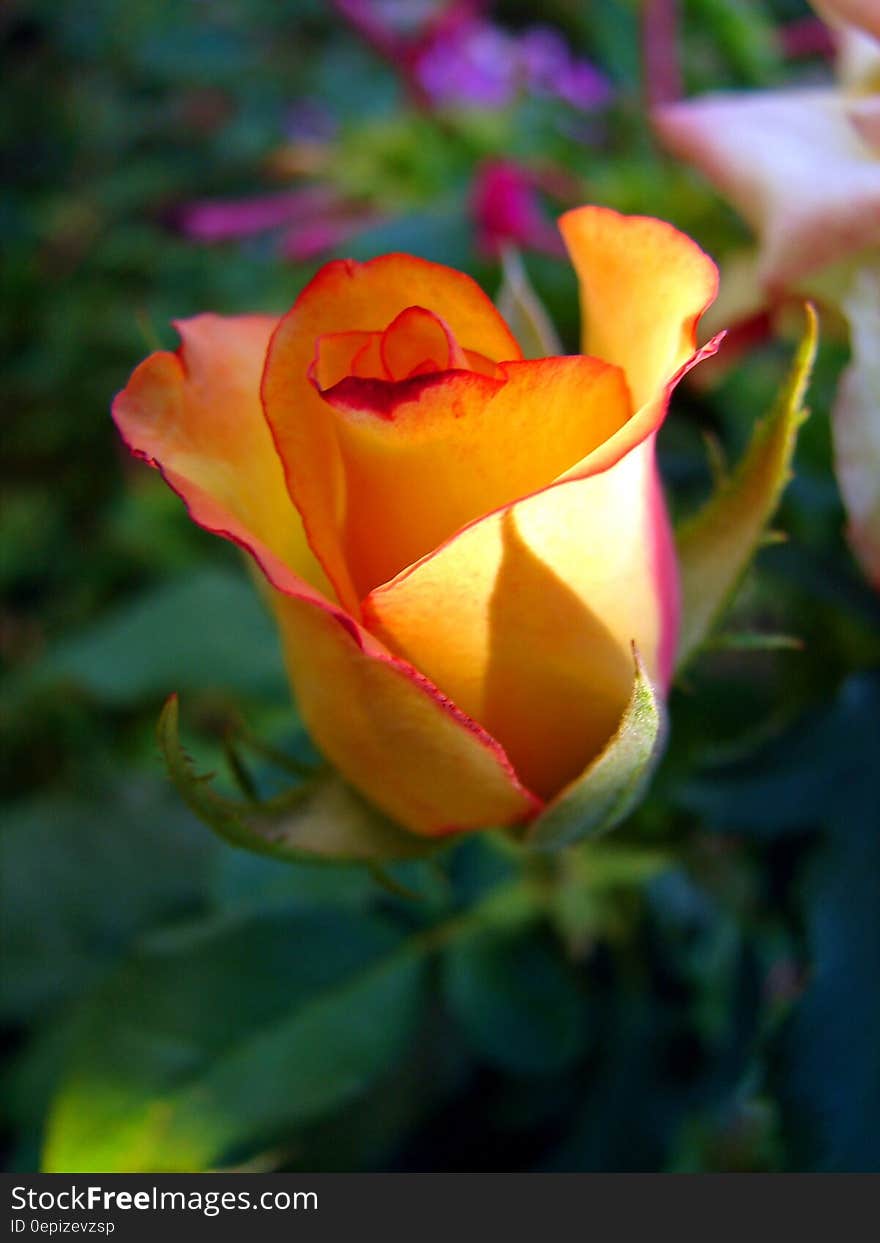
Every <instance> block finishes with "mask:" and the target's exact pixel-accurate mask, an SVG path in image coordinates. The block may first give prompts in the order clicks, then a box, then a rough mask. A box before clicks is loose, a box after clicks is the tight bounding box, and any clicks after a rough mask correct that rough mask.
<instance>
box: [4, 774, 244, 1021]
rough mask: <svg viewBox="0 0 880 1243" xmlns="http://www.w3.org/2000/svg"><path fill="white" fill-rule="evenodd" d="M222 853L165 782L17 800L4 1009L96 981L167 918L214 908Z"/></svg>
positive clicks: (28, 1011) (9, 857) (7, 887)
mask: <svg viewBox="0 0 880 1243" xmlns="http://www.w3.org/2000/svg"><path fill="white" fill-rule="evenodd" d="M220 850H221V848H220V847H219V846H218V845H217V844H216V843H215V842H213V841H211V839H210V838H209V837H208V836H207V835H206V834H205V833H203V832H201V831H200V829H199V826H198V824H197V823H196V822H195V821H194V820H193V819H192V817H191V816H190V814H189V813H188V811H187V810H186V808H185V807H183V806H181V804H180V803H179V802H178V801H177V800H176V799H175V798H174V795H173V793H172V791H170V790H169V789H168V788H167V787H166V786H164V784H162V783H153V782H146V781H137V782H135V781H129V782H127V783H126V784H125V785H122V784H120V785H118V786H116V787H114V788H112V789H109V790H107V791H106V792H105V794H104V795H103V797H102V798H100V799H95V800H91V801H87V800H85V799H69V798H68V799H63V798H60V797H57V796H56V797H44V798H39V799H33V800H28V801H27V802H23V803H19V804H18V805H15V804H12V805H8V806H7V808H6V811H5V815H4V824H3V832H2V834H0V936H2V941H3V967H4V969H3V972H2V987H0V1016H3V1017H4V1018H6V1019H19V1020H21V1019H31V1018H33V1016H34V1013H35V1012H36V1011H42V1010H44V1009H45V1008H47V1007H48V1006H51V1005H55V1004H57V1003H58V1002H61V1001H64V1000H66V999H67V998H69V997H70V996H72V995H74V994H75V993H76V992H77V991H78V990H80V989H82V988H83V987H84V986H88V985H91V984H92V983H93V982H94V980H95V978H96V976H98V975H99V974H100V973H101V972H102V971H103V970H105V969H106V966H107V964H108V962H112V961H113V960H114V959H115V958H116V956H117V955H118V954H120V953H121V952H122V951H123V950H124V949H125V948H127V946H128V945H129V944H130V943H131V941H132V940H133V939H134V937H135V936H137V935H138V934H139V933H142V932H143V931H144V930H145V929H147V928H149V927H151V926H152V925H153V924H155V923H156V922H157V921H158V920H162V919H170V918H175V917H177V918H179V917H180V916H181V915H183V914H185V913H187V912H190V911H192V910H197V909H199V907H200V906H201V904H203V903H204V901H205V898H206V892H207V889H208V886H209V881H210V875H211V870H212V867H213V865H214V863H215V861H216V858H217V855H218V854H219V853H220Z"/></svg>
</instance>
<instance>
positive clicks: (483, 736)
mask: <svg viewBox="0 0 880 1243" xmlns="http://www.w3.org/2000/svg"><path fill="white" fill-rule="evenodd" d="M275 601H276V610H275V611H276V615H277V617H278V622H279V625H280V628H281V634H282V638H283V641H284V648H285V654H286V657H287V662H288V667H289V669H290V676H291V680H292V682H293V685H294V688H295V690H296V695H297V701H298V703H299V706H300V709H301V711H302V714H303V718H304V720H305V722H306V725H307V726H308V729H309V732H310V733H311V735H312V737H313V738H314V739H315V740H316V742H317V743H318V745H319V746H320V748H321V750H322V751H324V753H325V754H326V755H327V756H329V758H330V759H331V760H332V761H333V763H334V764H335V765H336V766H337V768H339V770H340V771H341V772H342V774H343V776H345V777H346V778H347V779H348V780H349V781H350V782H351V784H352V785H354V786H356V787H357V788H358V789H360V790H362V791H363V793H364V794H366V795H367V797H368V798H369V799H370V800H371V801H372V802H373V803H375V804H376V806H377V807H380V808H382V809H383V810H384V811H385V812H387V813H388V814H389V815H390V816H392V817H393V818H394V819H395V820H397V821H398V822H399V823H400V824H402V825H405V826H406V827H407V828H409V829H411V830H412V831H413V832H416V833H422V834H426V835H441V834H445V833H450V832H461V831H465V830H470V829H484V828H487V827H490V826H493V825H494V826H500V825H513V824H519V823H521V822H523V821H525V820H528V819H530V818H531V817H532V816H534V815H535V814H536V813H537V812H538V811H539V810H540V807H541V804H540V802H539V800H537V799H536V798H535V797H534V795H532V794H531V793H530V792H529V791H528V790H526V789H525V788H524V787H523V786H522V784H521V783H520V782H519V780H518V779H517V777H516V774H515V773H514V772H513V769H512V768H511V765H510V762H509V761H508V759H507V757H506V756H505V754H504V752H503V750H502V749H501V747H500V746H499V744H498V743H497V742H496V741H495V739H494V738H491V737H490V736H489V734H488V733H487V732H486V731H485V730H484V729H483V728H482V727H481V726H479V725H477V724H476V722H474V721H473V720H471V719H469V718H468V717H467V716H466V715H465V714H464V713H463V712H461V711H460V709H458V708H457V707H456V706H455V705H454V704H452V703H451V702H450V701H449V699H448V698H446V697H445V696H444V695H441V694H439V693H438V692H437V690H436V688H435V687H433V686H432V685H431V683H430V682H429V681H428V680H427V678H425V677H424V676H423V675H422V674H421V673H417V672H416V671H415V670H414V669H412V668H411V667H410V666H408V665H407V664H405V663H404V662H402V661H400V660H396V659H394V658H393V657H391V656H389V654H388V652H387V651H386V649H385V648H384V647H383V646H382V645H381V644H380V643H378V642H377V641H376V639H375V638H373V637H372V636H371V635H368V634H367V633H366V632H365V631H364V630H363V629H362V628H361V627H359V626H357V625H356V624H355V623H353V622H352V621H351V619H350V618H347V617H346V616H345V615H344V614H342V613H340V612H339V611H338V610H330V609H327V608H321V607H320V606H318V605H316V604H315V603H314V602H312V601H309V600H304V599H296V598H293V597H291V596H281V595H277V596H276V597H275Z"/></svg>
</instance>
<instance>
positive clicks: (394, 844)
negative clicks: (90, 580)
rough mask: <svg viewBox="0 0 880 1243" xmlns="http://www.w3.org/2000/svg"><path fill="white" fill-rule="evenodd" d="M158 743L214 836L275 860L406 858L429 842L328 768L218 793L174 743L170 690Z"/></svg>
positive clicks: (174, 715)
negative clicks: (271, 788)
mask: <svg viewBox="0 0 880 1243" xmlns="http://www.w3.org/2000/svg"><path fill="white" fill-rule="evenodd" d="M158 732H159V744H160V746H161V748H162V753H163V755H164V757H165V763H166V765H167V767H168V774H169V776H170V778H171V780H172V781H173V782H174V785H175V786H176V788H177V790H178V792H179V794H180V796H181V798H182V799H183V800H184V802H185V803H186V804H187V806H188V807H189V808H190V809H191V810H192V811H193V812H195V814H196V815H197V816H198V817H199V819H200V820H203V821H204V822H205V824H207V825H208V826H209V827H210V828H212V829H213V830H214V832H215V833H218V834H219V835H220V837H222V838H224V839H225V840H226V841H227V842H230V843H231V844H232V845H233V846H239V847H241V848H242V849H243V850H252V851H255V852H256V853H257V854H263V855H272V856H274V857H275V858H278V859H291V860H305V859H311V860H329V861H335V862H344V861H355V860H360V861H363V862H374V861H376V860H380V859H385V860H389V859H412V858H417V857H419V856H420V855H425V854H429V853H431V852H432V851H433V850H435V849H436V848H437V843H436V842H434V841H432V840H431V839H428V838H422V837H417V836H416V835H415V834H414V833H407V832H406V831H405V830H403V829H400V828H398V827H397V825H395V824H393V823H392V822H391V821H390V820H388V819H387V818H386V817H385V816H383V815H382V813H381V812H379V811H377V810H375V809H374V808H373V807H371V806H370V805H369V804H368V803H366V802H365V801H364V800H363V799H362V798H360V796H359V795H358V794H356V793H355V792H354V791H353V790H352V789H351V788H350V787H349V786H347V785H346V784H345V783H344V782H343V780H342V778H341V777H340V776H339V775H338V774H337V773H335V772H334V771H333V770H331V769H323V770H321V771H319V772H317V773H316V774H315V775H314V776H313V777H312V778H310V779H309V780H307V781H304V782H302V784H300V785H299V786H296V787H294V788H293V789H292V790H291V791H289V792H288V793H285V794H281V795H278V796H276V797H275V798H272V799H266V800H264V801H262V802H258V801H256V800H248V801H245V800H239V799H231V798H227V797H225V796H224V795H221V794H218V793H217V792H216V791H215V790H214V789H212V787H211V785H210V784H209V776H205V775H199V774H197V773H196V771H195V769H194V767H193V763H192V761H191V759H190V758H189V756H188V755H187V754H186V752H185V751H184V750H183V748H182V747H181V745H180V738H179V736H178V703H177V696H176V695H172V696H171V698H170V699H169V700H168V701H167V703H166V704H165V707H164V708H163V709H162V713H161V716H160V717H159V724H158Z"/></svg>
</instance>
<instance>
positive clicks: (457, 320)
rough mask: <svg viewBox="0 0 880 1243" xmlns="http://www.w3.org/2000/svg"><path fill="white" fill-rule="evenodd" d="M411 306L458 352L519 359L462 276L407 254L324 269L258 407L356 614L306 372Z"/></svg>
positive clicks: (336, 496) (274, 361)
mask: <svg viewBox="0 0 880 1243" xmlns="http://www.w3.org/2000/svg"><path fill="white" fill-rule="evenodd" d="M415 305H418V306H423V307H429V308H430V309H431V310H432V311H433V312H434V313H435V314H436V315H439V316H440V317H441V318H442V319H443V320H444V321H445V322H446V323H447V324H448V325H449V328H450V330H451V331H452V333H453V334H454V336H455V338H456V340H457V341H458V343H459V344H460V345H461V347H462V348H463V349H466V350H468V349H470V350H475V351H478V352H479V353H480V354H483V355H485V356H486V357H488V358H491V359H492V360H493V361H502V360H507V359H517V358H519V357H521V355H520V352H519V347H518V346H517V344H516V342H515V341H514V339H513V337H512V336H511V334H510V332H509V331H508V329H507V327H506V325H505V324H504V321H503V320H502V319H501V317H500V316H499V315H498V312H497V311H496V310H495V308H494V307H493V306H492V303H491V302H490V301H489V299H488V298H487V297H486V296H485V294H484V293H483V292H482V291H481V290H480V288H479V287H478V286H477V285H476V284H475V283H474V282H473V281H472V280H471V279H470V278H469V277H467V276H464V275H463V274H462V273H460V272H455V271H453V270H452V269H450V268H444V267H441V266H440V265H438V264H434V263H428V262H427V261H426V260H423V259H415V258H413V257H412V256H409V255H384V256H382V257H380V258H378V259H373V260H371V261H369V262H368V263H354V262H351V261H349V260H337V261H335V262H333V263H329V264H327V265H326V266H325V267H324V268H322V269H321V271H320V272H319V273H318V275H317V276H316V277H315V278H314V280H312V282H311V283H310V284H309V285H308V286H307V287H306V288H305V289H304V290H303V292H302V293H301V294H300V296H299V298H298V299H297V300H296V302H295V304H294V306H293V308H292V309H291V310H290V311H289V312H288V314H287V315H286V316H284V318H283V319H282V320H281V322H280V324H279V326H278V329H277V331H276V333H275V335H274V337H273V339H272V342H271V345H270V347H269V354H268V358H267V363H266V370H265V373H264V376H263V402H264V408H265V411H266V415H267V418H268V420H269V424H270V426H271V428H272V432H273V435H274V437H275V443H276V445H277V447H278V451H279V453H280V456H281V458H282V461H283V463H284V468H285V473H286V477H287V484H288V488H289V490H290V494H291V496H292V497H293V499H294V501H295V503H296V506H297V508H298V509H299V511H300V513H301V514H302V516H303V521H304V524H305V529H306V532H307V535H308V538H309V542H310V544H311V547H312V549H313V551H314V553H315V555H316V556H317V558H318V560H319V561H320V562H321V564H322V565H323V567H324V569H325V571H326V573H327V576H328V578H329V579H330V581H331V582H332V583H333V585H334V587H335V588H336V591H337V593H338V595H339V599H340V601H341V602H342V603H343V605H344V606H345V607H346V608H348V609H349V610H350V611H351V612H353V613H355V614H356V613H357V610H358V598H357V592H356V590H355V589H354V586H353V583H352V579H351V574H350V571H349V567H348V565H347V563H346V558H345V549H344V543H343V537H342V525H341V522H340V514H341V513H343V512H344V501H345V496H344V478H343V472H342V463H341V460H340V457H339V451H338V446H337V443H336V433H335V418H334V415H333V412H332V410H331V409H330V408H329V407H328V405H327V404H326V403H325V402H324V401H323V400H322V398H321V397H320V395H319V394H318V393H317V392H316V391H315V389H314V388H313V387H312V384H311V383H310V381H309V377H308V371H309V366H310V364H311V362H312V359H313V355H314V350H315V343H316V341H317V339H318V338H319V337H321V336H323V335H325V334H326V333H332V332H343V331H344V332H375V331H381V330H384V329H385V328H386V327H387V326H388V324H390V323H391V322H392V320H394V319H395V318H396V317H397V316H398V315H399V314H400V312H401V311H403V310H406V308H407V307H411V306H415Z"/></svg>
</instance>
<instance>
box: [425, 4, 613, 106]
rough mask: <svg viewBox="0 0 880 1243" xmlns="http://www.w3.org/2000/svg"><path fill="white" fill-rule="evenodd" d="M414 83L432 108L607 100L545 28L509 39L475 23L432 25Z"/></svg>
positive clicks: (602, 85) (602, 82) (592, 75)
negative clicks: (531, 98)
mask: <svg viewBox="0 0 880 1243" xmlns="http://www.w3.org/2000/svg"><path fill="white" fill-rule="evenodd" d="M414 73H415V76H416V78H417V80H418V83H419V85H420V87H421V89H422V90H423V91H424V93H425V94H426V95H427V97H428V98H429V100H430V101H431V103H432V104H434V105H435V106H437V107H443V106H449V105H459V106H475V107H483V108H503V107H505V106H507V105H508V104H510V103H512V102H513V100H514V99H515V98H516V96H517V95H518V94H519V93H520V92H523V91H525V92H530V93H532V94H535V95H543V96H546V97H550V98H556V99H560V100H563V101H564V102H565V103H567V104H569V105H571V106H572V107H573V108H580V109H583V110H587V109H590V108H596V107H599V106H601V105H602V104H604V103H606V102H607V101H608V98H609V95H610V88H609V84H608V81H607V79H606V78H604V77H603V76H602V74H601V73H599V71H598V70H597V69H596V68H594V66H593V65H591V64H590V63H589V62H588V61H585V60H578V59H576V58H575V57H574V56H572V53H571V50H570V49H569V47H568V44H567V43H566V41H565V39H564V38H563V36H562V35H561V34H560V33H559V31H558V30H553V29H552V28H551V27H549V26H532V27H530V28H529V29H527V30H525V31H523V32H522V34H519V35H515V34H511V33H508V32H507V31H505V30H502V28H501V27H500V26H496V25H494V24H493V23H492V22H488V21H485V20H483V19H479V18H471V19H469V20H465V21H459V22H456V23H454V24H452V25H451V26H444V25H440V26H438V27H437V28H436V29H435V31H434V32H433V34H432V35H431V36H429V38H428V39H427V40H426V41H425V43H424V45H423V47H422V49H421V51H420V52H419V53H418V54H417V55H416V57H415V59H414Z"/></svg>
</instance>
